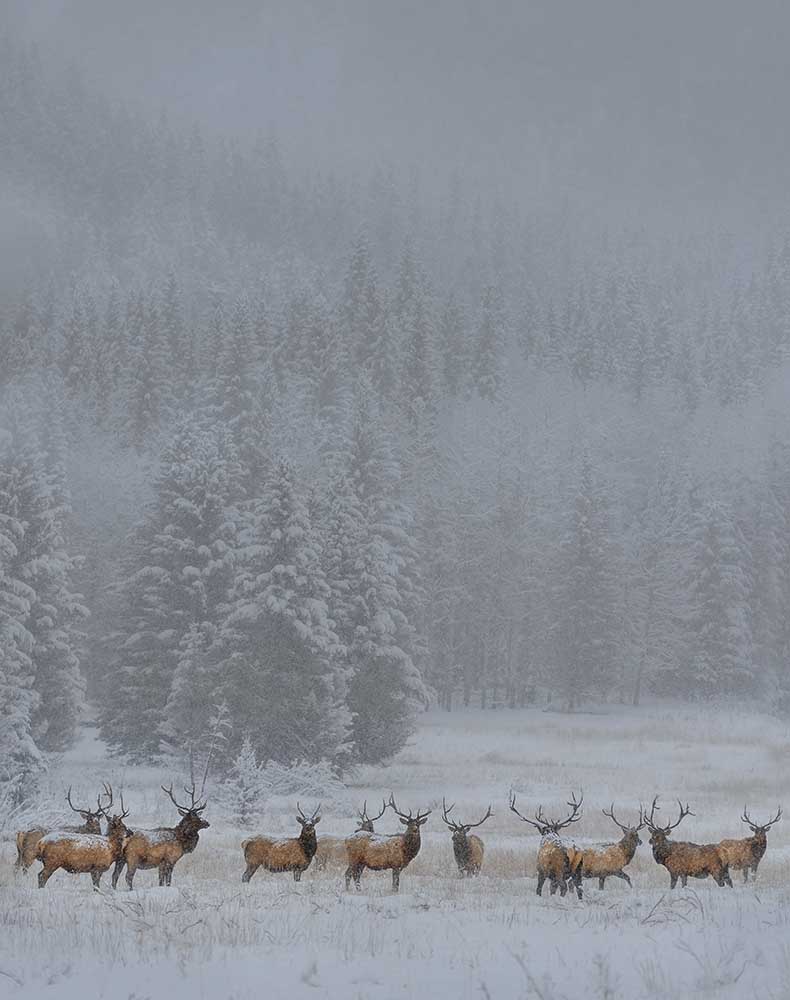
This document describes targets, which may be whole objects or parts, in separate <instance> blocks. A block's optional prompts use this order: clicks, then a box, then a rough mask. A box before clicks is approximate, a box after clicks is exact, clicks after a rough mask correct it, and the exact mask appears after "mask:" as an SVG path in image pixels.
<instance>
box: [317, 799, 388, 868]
mask: <svg viewBox="0 0 790 1000" xmlns="http://www.w3.org/2000/svg"><path fill="white" fill-rule="evenodd" d="M386 810H387V803H386V802H384V801H383V800H382V806H381V812H380V813H379V814H378V815H377V816H368V803H367V799H366V800H365V802H364V804H363V806H362V811H361V812H360V811H359V810H357V828H356V830H355V831H354V832H355V833H373V832H374V830H373V824H374V823H375V822H376V820H379V819H381V817H382V816H383V815H384V813H385V812H386ZM346 860H347V854H346V838H345V837H319V838H318V848H317V849H316V852H315V857H314V858H313V865H314V867H315V868H316V869H317V870H318V871H324V869H325V868H326V867H327V865H329V864H338V865H339V864H345V863H346Z"/></svg>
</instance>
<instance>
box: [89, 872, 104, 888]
mask: <svg viewBox="0 0 790 1000" xmlns="http://www.w3.org/2000/svg"><path fill="white" fill-rule="evenodd" d="M101 877H102V873H101V872H100V871H97V870H96V869H95V868H94V869H93V871H92V872H91V879H92V880H93V891H94V892H98V891H99V889H100V888H101V886H100V885H99V883H100V882H101Z"/></svg>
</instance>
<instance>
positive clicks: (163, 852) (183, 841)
mask: <svg viewBox="0 0 790 1000" xmlns="http://www.w3.org/2000/svg"><path fill="white" fill-rule="evenodd" d="M162 791H163V792H164V793H165V795H167V796H168V798H169V799H170V801H171V802H172V803H173V805H174V806H175V807H176V809H177V810H178V813H179V815H180V816H181V819H180V821H179V822H178V824H177V825H176V826H174V827H169V826H160V827H156V828H155V829H153V830H135V831H134V832H133V833H132V834H130V836H129V837H128V838H127V840H126V842H125V843H124V848H123V854H122V856H121V857H120V858H118V859H117V861H116V863H115V868H114V869H113V873H112V887H113V889H114V888H115V887H116V886H117V884H118V879H119V878H120V875H121V872H122V871H123V870H124V867H125V868H126V884H127V885H128V886H129V888H130V889H132V888H133V887H134V876H135V873H136V872H137V870H138V869H139V868H141V869H143V871H145V870H147V869H150V868H156V869H158V871H159V885H170V883H171V881H172V878H173V869H174V868H175V866H176V864H177V863H178V861H180V860H181V858H182V857H183V856H184V855H185V854H191V853H192V851H194V850H195V848H196V847H197V843H198V837H199V835H200V831H201V830H205V829H207V828H208V827H209V826H210V825H211V824H210V823H209V822H208V821H207V820H205V819H203V817H202V816H201V813H202V812H203V810H204V809H205V808H206V803H205V802H203V803H202V804H201V803H199V802H198V801H197V800H196V798H195V785H194V783H193V785H192V787H191V788H185V789H184V791H185V792H186V793H187V795H189V796H190V799H191V804H190V805H188V806H182V805H180V804H179V803H178V802H177V801H176V799H175V796H174V795H173V786H172V785H171V786H170V788H165V786H164V785H162Z"/></svg>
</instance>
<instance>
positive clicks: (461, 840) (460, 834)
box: [442, 798, 493, 845]
mask: <svg viewBox="0 0 790 1000" xmlns="http://www.w3.org/2000/svg"><path fill="white" fill-rule="evenodd" d="M453 809H455V803H453V804H452V805H451V806H449V808H448V806H447V803H446V802H445V800H444V798H442V821H443V822H444V824H445V825H446V826H447V827H448V828H449V829H450V830H451V831H452V834H453V844H456V843H457V844H459V845H461V844H465V843H466V837H467V834H468V833H469V831H470V830H472V829H473V828H474V827H476V826H482V825H483V823H485V821H486V820H487V819H488V818H489V817H490V816H493V813H492V812H491V806H489V807H488V810H487V812H486V814H485V816H484V817H483V818H482V819H480V820H478V821H477V822H476V823H456V822H455V821H454V820H451V819H450V813H451V812H452V811H453Z"/></svg>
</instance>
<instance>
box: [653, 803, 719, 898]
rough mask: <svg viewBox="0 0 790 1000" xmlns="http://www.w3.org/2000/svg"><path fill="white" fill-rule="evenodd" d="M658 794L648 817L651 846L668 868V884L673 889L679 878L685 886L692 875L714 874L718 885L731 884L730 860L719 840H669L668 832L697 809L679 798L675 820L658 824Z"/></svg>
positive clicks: (694, 876)
mask: <svg viewBox="0 0 790 1000" xmlns="http://www.w3.org/2000/svg"><path fill="white" fill-rule="evenodd" d="M657 803H658V796H656V797H655V798H654V799H653V805H652V808H651V810H650V815H649V816H646V817H645V822H646V824H647V828H648V830H649V831H650V846H651V847H652V848H653V857H654V859H655V860H656V862H657V863H658V864H659V865H663V866H664V867H665V868H666V870H667V871H668V872H669V887H670V889H674V888H675V886H676V885H677V881H678V879H680V883H681V885H682V886H683V888H685V887H686V883H687V881H688V879H689V876H691V877H692V878H707V877H708V875H710V876H711V878H713V880H714V881H715V882H716V884H717V885H722V886H723V885H728V886H730V888H732V879H731V878H730V872H729V869H728V867H727V862H726V861H725V860H724V858H723V856H722V854H721V853H720V852H719V847H718V845H717V844H692V843H689V842H687V841H682V840H669V839H668V838H669V834H670V833H671V832H672V830H674V829H675V828H676V827H677V826H679V825H680V823H681V822H682V821H683V820H684V819H685V818H686V816H693V815H694V813H693V812H692V811H691V810H690V809H689V807H688V805H685V806H684V805H683V803H682V802H681V801H680V800H678V806H679V807H680V814H679V816H678V818H677V820H676V821H675V822H674V823H670V824H669V825H668V826H657V825H656V823H655V822H654V817H655V812H656V809H657Z"/></svg>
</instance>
